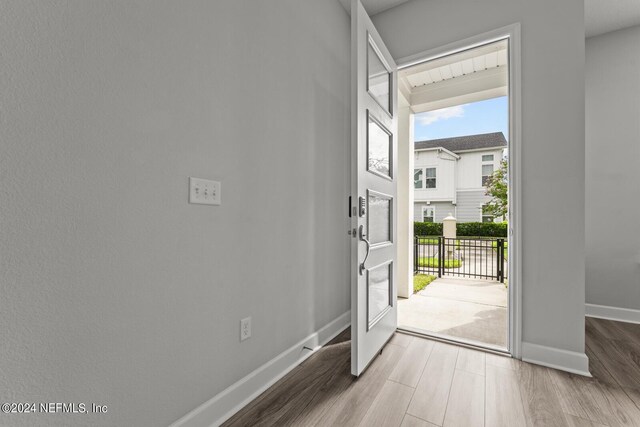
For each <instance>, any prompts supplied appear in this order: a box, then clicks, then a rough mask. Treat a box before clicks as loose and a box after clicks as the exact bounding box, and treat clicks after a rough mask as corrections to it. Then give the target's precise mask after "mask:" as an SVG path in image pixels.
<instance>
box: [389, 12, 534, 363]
mask: <svg viewBox="0 0 640 427" xmlns="http://www.w3.org/2000/svg"><path fill="white" fill-rule="evenodd" d="M504 39H508V40H509V50H508V52H509V139H508V145H507V148H508V149H509V184H510V188H509V206H510V207H511V208H512V209H511V212H510V215H511V218H509V224H510V236H509V260H508V262H509V325H510V326H509V352H510V353H511V355H512V356H513V357H515V358H517V359H519V358H521V356H522V351H521V346H522V290H521V286H522V269H521V265H522V241H521V237H520V236H521V229H522V225H521V224H522V196H521V194H520V188H522V184H521V183H522V173H521V171H522V159H521V154H520V153H521V151H522V129H521V128H522V125H521V123H522V105H521V95H522V88H521V84H522V83H521V81H522V76H521V46H520V23H519V22H518V23H515V24H511V25H508V26H506V27H502V28H498V29H496V30H493V31H488V32H486V33H483V34H479V35H477V36H473V37H469V38H466V39H463V40H459V41H455V42H453V43H449V44H447V45H445V46H441V47H438V48H435V49H429V50H426V51H423V52H418V53H416V54H414V55H410V56H405V57H404V58H399V59H398V60H397V61H396V63H397V65H398V69H401V68H407V67H410V66H412V65H416V64H419V63H422V62H428V61H431V60H434V59H437V58H442V57H445V56H448V55H452V54H454V53H458V52H461V51H464V50H468V49H473V48H475V47H478V46H482V45H486V44H488V43H492V42H496V41H499V40H504ZM456 191H460V190H456Z"/></svg>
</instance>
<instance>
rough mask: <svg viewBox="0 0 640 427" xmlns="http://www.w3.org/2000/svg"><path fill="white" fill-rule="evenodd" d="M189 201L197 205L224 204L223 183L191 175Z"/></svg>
mask: <svg viewBox="0 0 640 427" xmlns="http://www.w3.org/2000/svg"><path fill="white" fill-rule="evenodd" d="M189 203H193V204H197V205H220V204H222V184H221V183H220V182H218V181H211V180H208V179H202V178H194V177H189Z"/></svg>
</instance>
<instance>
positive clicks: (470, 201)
mask: <svg viewBox="0 0 640 427" xmlns="http://www.w3.org/2000/svg"><path fill="white" fill-rule="evenodd" d="M456 199H457V201H458V209H457V211H456V215H457V216H456V218H457V220H458V222H481V221H482V205H483V204H484V203H487V202H489V201H491V197H489V196H487V195H486V194H485V190H477V191H458V192H457V198H456Z"/></svg>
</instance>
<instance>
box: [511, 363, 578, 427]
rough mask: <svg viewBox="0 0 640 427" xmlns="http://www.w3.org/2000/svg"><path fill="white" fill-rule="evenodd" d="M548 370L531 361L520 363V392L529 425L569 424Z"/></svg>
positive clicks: (548, 426) (550, 426) (547, 426)
mask: <svg viewBox="0 0 640 427" xmlns="http://www.w3.org/2000/svg"><path fill="white" fill-rule="evenodd" d="M548 371H549V369H548V368H544V367H542V366H537V365H532V364H530V363H522V364H521V365H520V370H519V378H520V394H521V396H522V404H523V406H524V414H525V418H526V420H527V425H529V426H545V427H555V426H566V425H567V423H566V421H565V419H564V415H563V412H562V407H561V406H560V403H559V402H558V396H557V393H556V390H555V387H554V385H553V382H552V381H551V377H550V376H549V373H548Z"/></svg>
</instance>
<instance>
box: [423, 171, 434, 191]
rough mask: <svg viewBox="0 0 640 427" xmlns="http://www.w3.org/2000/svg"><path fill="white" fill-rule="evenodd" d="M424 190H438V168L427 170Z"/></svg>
mask: <svg viewBox="0 0 640 427" xmlns="http://www.w3.org/2000/svg"><path fill="white" fill-rule="evenodd" d="M424 171H425V177H426V178H425V186H424V188H436V168H426V169H425V170H424Z"/></svg>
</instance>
